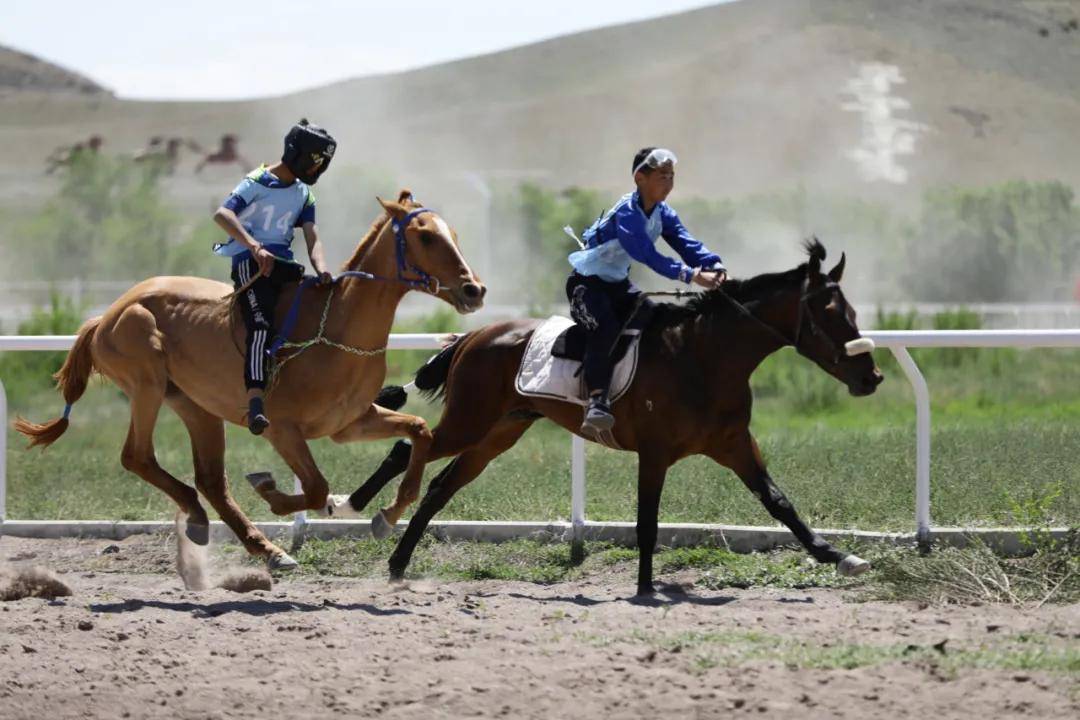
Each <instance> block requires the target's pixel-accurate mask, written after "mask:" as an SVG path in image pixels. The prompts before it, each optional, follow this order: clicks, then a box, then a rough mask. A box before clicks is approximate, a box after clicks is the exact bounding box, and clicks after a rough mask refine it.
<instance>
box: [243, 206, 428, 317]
mask: <svg viewBox="0 0 1080 720" xmlns="http://www.w3.org/2000/svg"><path fill="white" fill-rule="evenodd" d="M429 212H434V210H431V209H430V208H426V207H421V208H416V209H415V210H411V211H410V212H409V213H408V214H407V215H406V216H405V217H404V218H402V220H401V222H398V221H397V220H394V221H393V224H392V226H391V227H392V228H393V230H394V255H395V260H396V262H397V277H396V278H391V277H383V276H381V275H375V274H373V273H369V272H364V271H363V270H346V271H344V272H342V273H341V274H340V275H338V276H337V277H335V278H334V280H333V282H335V283H336V282H338V281H339V280H341V279H342V278H347V277H353V278H359V279H361V280H379V281H382V282H396V283H401V284H402V285H408V286H409V287H410V288H412V289H413V290H421V291H423V292H426V293H428V294H430V295H437V294H438V293H439V291H441V290H444V289H446V287H445V286H444V285H442V284H441V283H440V282H439V279H438V278H436V277H433V276H432V275H429V274H428V273H426V272H424V271H423V270H421V269H420V268H418V267H416V266H415V265H413V264H412V263H410V262H409V261H408V260H407V258H406V257H405V245H406V241H405V230H406V228H408V227H409V223H410V222H412V220H413V218H415V217H416V216H417V215H420V214H422V213H429ZM274 262H280V263H286V264H288V265H295V266H297V267H300V268H302V267H304V265H303V263H298V262H296V261H295V260H286V259H285V258H279V257H275V258H274ZM407 272H411V273H414V274H415V275H417V277H416V278H410V277H406V275H405V273H407ZM260 277H262V276H261V275H258V274H256V275H255V277H253V278H251V279H250V280H248V281H247V282H246V283H244V284H243V285H241V286H240V287H239V288H237V289H236V290H233V291H232V293H230V294H229V295H226V296H225V299H226V300H232V299H234V298H236V297H237V296H239V295H242V294H244V293H245V292H247V290H248V289H249V288H250V287H251V286H252V285H253V284H254V283H255V281H256V280H258V279H259V278H260ZM308 280H312V281H314V280H315V278H304V282H303V283H302V284H301V287H302V288H303V287H310V286H311V285H312V282H308ZM289 312H290V313H291V312H292V309H291V308H290V311H289Z"/></svg>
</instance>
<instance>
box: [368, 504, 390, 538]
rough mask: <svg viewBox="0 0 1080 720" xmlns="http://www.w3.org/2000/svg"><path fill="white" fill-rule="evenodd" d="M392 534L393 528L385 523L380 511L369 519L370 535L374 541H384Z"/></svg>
mask: <svg viewBox="0 0 1080 720" xmlns="http://www.w3.org/2000/svg"><path fill="white" fill-rule="evenodd" d="M393 533H394V526H393V525H391V524H390V523H389V522H387V520H386V517H385V516H384V515H383V511H382V510H380V511H379V512H378V513H377V514H376V515H375V516H374V517H372V518H371V534H372V536H373V537H374V538H375V539H376V540H385V539H386V538H388V537H390V536H391V535H392V534H393Z"/></svg>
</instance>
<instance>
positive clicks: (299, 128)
mask: <svg viewBox="0 0 1080 720" xmlns="http://www.w3.org/2000/svg"><path fill="white" fill-rule="evenodd" d="M336 148H337V141H336V140H334V138H333V137H332V136H331V135H330V133H328V132H326V130H324V129H322V128H321V127H319V126H318V125H310V124H309V123H308V121H307V120H301V121H300V122H299V123H297V124H296V125H293V126H292V128H290V130H289V133H288V135H286V136H285V151H284V153H283V154H282V156H281V161H280V162H277V163H275V164H274V165H271V166H266V165H262V166H260V167H258V168H256V169H255V170H253V171H252V172H250V173H249V174H248V175H247V177H245V178H244V179H243V180H241V181H240V184H239V185H237V186H236V188H235V189H234V190H233V191H232V193H230V194H229V197H227V198H225V201H224V202H223V203H222V204H221V207H219V208H218V209H217V211H216V212H215V213H214V222H216V223H217V224H218V225H219V226H220V227H221V228H222V229H223V230H224V231H225V232H227V233H228V234H229V240H228V241H227V242H225V243H219V244H217V245H215V246H214V252H215V253H217V254H218V255H224V256H226V257H231V258H232V279H233V283H234V285H235V287H236V288H237V289H240V288H242V287H245V286H246V288H247V289H246V290H245V291H244V295H243V297H242V298H241V299H240V312H241V315H242V316H243V318H244V326H245V327H246V328H247V350H246V353H245V357H244V386H245V387H246V388H247V391H248V415H247V420H248V429H249V430H251V432H252V433H254V434H256V435H260V434H262V432H263V431H264V430H265V429H266V428H267V427H269V425H270V420H269V419H268V418H267V417H266V413H265V411H264V410H263V393H264V392H265V391H266V381H267V377H266V372H267V364H268V358H267V355H266V349H267V347H268V346H269V343H268V340H272V338H271V337H270V333H272V332H273V330H274V307H275V306H276V305H277V299H278V296H279V295H280V294H281V290H282V288H283V287H284V285H285V284H286V283H289V282H296V281H298V280H300V279H301V278H302V277H303V275H304V267H303V266H302V265H299V264H297V263H295V262H293V261H292V260H293V253H292V249H291V247H290V246H291V244H292V240H293V230H294V228H301V229H302V230H303V232H304V240H305V241H306V242H307V248H308V257H310V258H311V266H312V268H313V269H314V270H315V273H316V274H317V275H318V277H319V284H326V283H328V282H330V281H331V280H332V279H333V278H332V276H331V275H330V273H329V272H328V271H327V270H326V260H325V259H324V257H323V249H322V244H321V243H320V242H319V231H318V227H317V226H316V225H315V195H314V194H313V193H312V192H311V187H310V186H311V185H314V184H315V183H316V182H317V181H318V179H319V177H320V176H321V175H322V174H323V173H324V172H326V168H327V167H329V166H330V161H331V160H332V159H333V157H334V150H335V149H336ZM279 260H280V261H284V262H278V261H279Z"/></svg>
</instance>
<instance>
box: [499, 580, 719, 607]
mask: <svg viewBox="0 0 1080 720" xmlns="http://www.w3.org/2000/svg"><path fill="white" fill-rule="evenodd" d="M507 595H509V597H512V598H517V599H519V600H534V601H536V602H539V603H570V604H572V605H578V606H580V607H594V606H596V605H607V604H610V603H621V602H625V603H629V604H631V605H640V606H642V607H668V606H675V605H701V606H707V607H720V606H722V605H727V604H728V603H731V602H734V601H735V600H737V599H738V598H736V597H734V596H730V595H718V596H714V597H702V596H700V595H691V594H690V593H688V592H687V591H686V589H685V588H684V587H683V586H681V585H674V584H672V585H658V587H657V590H656V593H655V594H653V595H630V596H626V597H613V598H599V599H598V598H591V597H587V596H585V595H582V594H581V593H578V594H577V595H572V596H571V595H549V596H542V595H529V594H526V593H517V592H512V593H507Z"/></svg>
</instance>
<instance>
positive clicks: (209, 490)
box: [165, 392, 295, 566]
mask: <svg viewBox="0 0 1080 720" xmlns="http://www.w3.org/2000/svg"><path fill="white" fill-rule="evenodd" d="M165 401H166V402H167V403H168V404H169V407H171V408H172V409H173V412H175V413H176V414H177V415H178V416H179V417H180V419H181V420H182V421H183V423H184V425H185V427H187V431H188V435H189V436H190V437H191V456H192V460H193V462H194V465H195V487H196V488H198V490H199V492H201V493H202V494H203V497H205V498H206V499H207V500H208V501H209V502H210V504H211V506H213V508H214V509H215V510H216V511H217V513H218V515H220V516H221V519H222V520H224V521H225V524H226V525H228V526H229V529H231V530H232V531H233V534H235V535H236V537H237V539H238V540H240V542H241V543H242V544H243V545H244V549H246V550H247V551H248V553H250V554H251V555H255V556H258V557H263V558H266V559H267V560H268V561H270V562H271V563H272V564H276V565H277V566H288V565H290V563H294V562H295V561H293V560H292V558H289V556H288V554H286V553H285V551H284V550H282V549H281V548H279V547H277V546H276V545H274V544H273V543H272V542H270V541H269V540H268V539H267V538H266V536H265V535H264V534H263V533H262V532H261V531H260V530H259V529H258V528H257V527H255V525H254V524H253V523H252V522H251V521H250V520H249V519H248V517H247V515H245V514H244V512H243V510H241V509H240V506H239V505H237V504H236V501H235V500H234V499H233V497H232V494H231V493H230V492H229V481H228V478H227V477H226V475H225V423H224V422H223V421H222V419H221V418H219V417H216V416H214V415H212V414H210V413H208V412H207V411H206V410H203V409H202V408H201V407H199V406H198V405H196V404H195V403H194V402H193V401H192V400H191V399H190V398H189V397H187V396H186V395H183V394H182V393H179V392H176V393H172V394H169V395H168V396H166V400H165ZM275 558H277V560H275Z"/></svg>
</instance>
